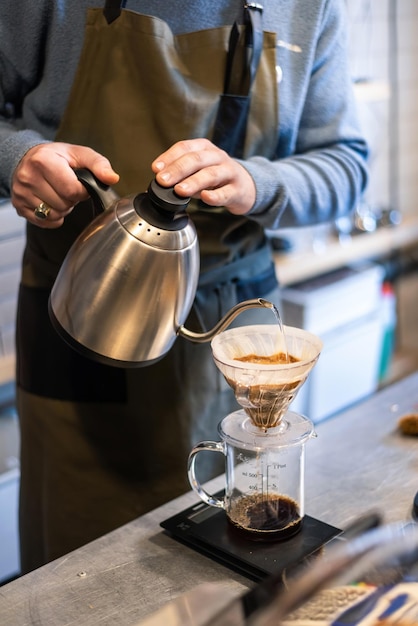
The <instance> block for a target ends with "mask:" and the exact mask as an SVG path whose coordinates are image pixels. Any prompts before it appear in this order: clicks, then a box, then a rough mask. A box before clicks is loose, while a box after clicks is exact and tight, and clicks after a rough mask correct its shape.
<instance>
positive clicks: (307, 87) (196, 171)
mask: <svg viewBox="0 0 418 626" xmlns="http://www.w3.org/2000/svg"><path fill="white" fill-rule="evenodd" d="M103 4H104V2H102V1H100V2H98V3H96V5H98V8H95V9H92V10H89V12H88V13H87V9H88V8H89V7H90V5H91V2H90V1H89V0H79V2H77V3H74V2H70V1H69V0H60V1H58V0H54V1H51V0H39V2H37V3H33V2H31V1H30V0H16V1H15V2H14V3H13V4H12V5H10V7H6V8H4V9H3V11H2V17H1V22H2V24H1V26H2V28H1V32H2V37H1V38H0V67H1V71H0V76H1V81H0V113H1V116H2V119H1V125H0V193H1V194H2V195H4V196H10V197H11V199H12V202H13V204H14V206H15V207H16V210H17V212H18V214H19V215H21V216H22V217H24V218H25V219H26V220H27V244H26V249H25V253H24V258H23V264H22V280H21V286H20V291H19V307H18V317H17V372H16V377H17V409H18V412H19V418H20V427H21V494H20V539H21V558H22V571H23V572H26V571H29V570H30V569H33V568H35V567H38V566H39V565H42V564H43V563H45V562H47V561H49V560H51V559H54V558H57V557H59V556H61V555H62V554H64V553H66V552H68V551H70V550H72V549H74V548H76V547H78V546H80V545H82V544H84V543H86V542H88V541H90V540H92V539H94V538H96V537H98V536H99V535H101V534H103V533H106V532H108V531H110V530H112V529H113V528H115V527H117V526H119V525H121V524H123V523H125V522H128V521H130V520H131V519H133V518H135V517H136V516H138V515H140V514H142V513H145V512H146V511H148V510H149V509H151V508H153V507H155V506H157V505H159V504H161V503H162V502H164V501H166V500H168V499H171V498H173V497H175V496H176V495H178V494H180V493H182V492H183V491H185V490H188V483H187V475H186V459H187V455H188V452H189V450H190V448H191V447H192V445H193V444H194V443H195V442H196V441H199V440H202V439H213V438H216V426H217V424H218V422H219V421H220V420H221V419H222V417H223V416H224V415H226V414H227V413H229V412H230V411H231V410H233V409H235V408H236V405H235V401H234V398H233V394H232V392H231V391H230V389H229V388H228V387H227V385H226V384H225V383H224V381H223V379H222V377H221V375H220V374H219V373H218V372H217V370H216V367H215V365H214V363H213V360H212V357H211V353H210V347H209V346H208V345H207V344H202V345H194V344H191V343H190V342H186V341H182V340H181V339H179V340H177V341H176V343H175V345H174V347H173V349H172V350H171V351H170V353H169V354H168V355H167V356H166V357H165V358H164V359H162V360H161V361H160V362H159V363H158V364H156V365H152V366H150V367H147V368H141V369H137V370H127V371H125V370H122V369H118V368H112V367H108V366H105V365H102V364H98V363H95V362H93V361H89V360H87V359H85V358H83V357H81V356H80V355H79V354H77V353H76V352H75V351H73V350H72V349H70V348H69V347H67V346H66V345H65V344H64V343H63V342H62V340H61V339H60V338H59V337H58V336H57V334H56V333H55V331H54V330H53V329H52V328H51V326H50V322H49V318H48V312H47V302H48V296H49V292H50V289H51V287H52V285H53V282H54V279H55V277H56V274H57V272H58V269H59V267H60V265H61V263H62V260H63V258H64V257H65V254H66V252H67V250H68V248H69V246H70V245H71V243H72V242H73V241H74V239H75V237H76V236H77V235H78V233H79V232H81V230H82V229H83V228H84V226H85V225H86V224H87V223H88V222H89V221H90V220H91V219H92V216H93V211H92V208H91V204H90V203H89V202H88V201H87V202H86V191H85V189H84V187H83V186H82V185H81V183H79V182H78V180H77V178H76V177H75V175H74V172H73V169H74V168H77V167H86V168H88V169H90V170H91V171H92V172H93V173H94V174H95V175H96V176H97V177H98V178H99V179H100V180H102V181H103V183H105V184H109V185H114V186H115V189H116V191H117V192H118V193H119V194H120V195H124V194H127V193H135V192H138V191H143V190H144V189H145V188H146V186H147V184H148V182H149V180H150V178H151V177H152V176H153V173H154V174H156V176H157V180H158V181H159V182H160V183H161V184H163V185H166V186H172V185H174V186H175V190H176V192H177V193H178V194H179V195H181V196H193V197H194V206H193V207H192V209H191V210H192V212H193V221H194V222H195V224H196V227H197V231H198V236H199V243H200V249H201V266H202V272H201V276H200V282H199V289H198V292H197V295H196V300H195V304H194V307H193V310H192V313H191V315H190V319H189V320H188V321H187V327H188V328H190V329H191V330H196V331H204V330H207V329H208V328H211V327H212V326H213V325H214V324H215V323H216V322H217V321H218V319H219V318H220V317H221V316H222V315H223V314H224V313H225V312H227V311H228V310H229V308H230V307H231V306H232V305H234V304H236V303H237V302H239V301H242V300H244V299H247V298H249V297H265V298H267V299H270V300H272V301H274V302H276V303H277V302H278V300H277V298H278V296H277V294H278V290H277V281H276V277H275V272H274V267H273V264H272V257H271V250H270V247H269V245H268V241H267V240H266V237H265V229H266V228H270V229H274V228H278V227H279V226H281V227H283V226H295V225H307V224H313V223H316V222H318V221H324V220H330V219H335V218H337V217H338V216H341V215H343V214H346V213H347V212H348V211H350V210H351V209H352V208H353V207H354V206H355V204H356V202H357V200H358V199H359V197H360V195H361V193H362V191H363V189H364V186H365V181H366V171H365V159H366V154H367V150H366V146H365V143H364V140H363V138H362V135H361V133H360V131H359V128H358V125H357V120H356V114H355V106H354V102H353V95H352V90H351V85H350V79H349V73H348V68H347V57H346V46H345V42H346V32H345V23H346V16H345V13H344V2H343V0H334V1H333V2H330V1H329V0H293V2H287V1H286V2H285V1H284V0H279V1H277V2H269V3H266V6H265V8H264V10H263V11H262V12H261V11H260V10H259V5H257V6H255V7H251V8H250V9H244V7H243V3H242V0H228V1H227V2H225V0H214V1H213V2H212V3H211V10H210V11H208V10H207V3H206V2H205V1H204V0H199V1H197V2H193V3H190V2H188V1H186V0H178V1H177V2H176V3H175V5H174V4H172V3H171V2H167V0H129V1H128V2H127V6H126V9H123V10H122V11H120V3H119V2H111V1H109V2H107V4H106V11H105V13H103V10H102V8H103ZM22 15H24V16H25V19H22V18H21V16H22ZM236 20H238V23H239V28H238V31H236V30H232V37H231V38H230V33H231V26H232V25H233V24H234V22H235V21H236ZM260 20H262V23H261V21H260ZM85 26H86V28H85ZM84 31H85V36H84V44H83V45H82V43H83V36H82V33H83V32H84ZM237 32H238V34H239V37H238V38H236V36H235V35H236V34H237ZM262 32H264V35H263V36H261V38H260V34H261V33H262ZM16 38H19V41H20V44H19V45H18V46H16ZM260 41H261V48H260ZM228 50H230V51H231V55H230V56H229V57H228ZM236 51H237V54H235V52H236ZM247 53H248V54H247ZM226 58H228V59H230V60H231V68H232V69H231V72H230V73H229V74H228V72H227V71H226V68H228V67H229V66H228V64H226V63H225V60H226ZM244 58H245V59H247V58H250V60H251V63H250V66H249V67H248V68H247V67H244V66H245V63H244V66H243V65H242V63H243V59H244ZM253 61H254V64H252V62H253ZM236 63H238V68H239V69H238V70H237V69H236V65H235V64H236ZM228 77H229V78H230V79H231V80H228ZM236 77H238V78H239V79H238V81H236V80H235V79H236ZM241 78H242V80H241ZM222 93H223V97H222V98H220V95H221V94H222ZM237 93H238V96H239V97H238V98H235V96H236V95H237ZM223 101H225V102H227V103H228V102H229V103H230V104H227V105H226V108H224V105H223V104H222V102H223ZM220 102H221V105H220ZM241 104H243V106H242V107H241V115H240V116H238V110H239V109H240V105H241ZM248 104H249V110H248V111H247V108H246V107H247V105H248ZM230 106H232V114H231V115H230V116H229V117H230V123H229V124H228V123H227V122H228V115H229V113H230V111H231V109H230ZM238 119H239V120H240V121H241V122H242V123H241V124H238ZM235 131H237V132H235ZM241 131H242V132H241ZM116 172H117V173H116ZM103 253H104V254H105V251H103ZM256 319H257V321H259V318H258V317H256ZM268 321H270V318H268ZM212 456H216V455H212ZM219 470H220V468H219V467H217V468H213V467H212V468H210V467H208V468H207V474H206V477H209V476H211V475H213V472H216V471H219ZM199 473H200V475H201V476H202V478H203V475H202V472H199Z"/></svg>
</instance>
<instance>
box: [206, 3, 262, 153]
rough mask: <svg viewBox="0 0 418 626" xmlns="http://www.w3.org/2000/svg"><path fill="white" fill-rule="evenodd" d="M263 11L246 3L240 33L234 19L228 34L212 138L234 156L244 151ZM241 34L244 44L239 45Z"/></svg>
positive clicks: (258, 54) (260, 43) (260, 6)
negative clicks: (223, 71)
mask: <svg viewBox="0 0 418 626" xmlns="http://www.w3.org/2000/svg"><path fill="white" fill-rule="evenodd" d="M262 13H263V7H262V5H261V4H258V3H255V2H253V3H247V4H245V7H244V27H245V31H244V33H243V34H242V35H241V33H240V29H239V27H238V24H237V23H236V22H235V24H234V25H233V27H232V29H231V34H230V37H229V47H228V54H227V61H226V70H225V82H224V93H223V94H222V95H221V96H220V100H219V107H218V112H217V116H216V120H215V126H214V131H213V136H212V141H213V143H214V144H215V145H217V146H218V147H219V148H221V149H222V150H225V152H227V153H228V154H229V155H230V156H233V157H236V158H241V157H242V155H243V153H244V146H245V137H246V130H247V120H248V115H249V110H250V101H251V95H250V92H251V87H252V85H253V82H254V79H255V76H256V73H257V69H258V65H259V62H260V57H261V52H262V50H263V27H262ZM241 37H244V45H239V43H240V39H241Z"/></svg>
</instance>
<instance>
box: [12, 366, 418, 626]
mask: <svg viewBox="0 0 418 626" xmlns="http://www.w3.org/2000/svg"><path fill="white" fill-rule="evenodd" d="M409 412H418V373H416V374H414V375H412V376H410V377H408V378H406V379H404V380H402V381H400V382H398V383H396V384H394V385H392V386H391V387H388V388H386V389H384V390H383V391H380V392H379V393H377V394H376V395H374V396H373V397H371V398H369V399H368V400H366V401H363V402H362V403H361V404H358V405H356V406H354V407H352V408H350V409H349V410H346V411H344V412H343V413H341V414H340V415H338V416H335V417H333V418H331V419H329V420H328V421H325V422H322V423H320V424H318V425H317V427H316V431H317V434H318V437H317V438H316V439H312V440H311V441H310V442H309V443H308V444H307V447H306V512H307V513H308V514H309V515H311V516H314V517H317V518H319V519H321V520H323V521H325V522H328V523H330V524H332V525H334V526H338V527H342V528H343V527H345V526H346V525H347V524H348V523H350V521H352V520H353V519H354V518H356V517H357V516H358V515H359V514H361V513H364V512H368V511H370V510H379V511H380V512H381V513H382V514H383V516H384V521H386V522H392V521H397V520H403V519H408V518H409V517H410V514H411V505H412V500H413V496H414V495H415V493H416V491H417V490H418V437H415V438H414V437H404V436H402V435H401V434H400V433H399V431H398V429H397V421H398V419H399V417H400V416H401V415H403V414H405V413H409ZM221 486H222V477H219V478H217V479H215V480H214V481H212V483H209V485H208V488H209V489H213V490H215V489H218V488H220V487H221ZM196 500H197V498H196V496H195V495H194V494H193V493H191V492H190V493H188V494H185V495H184V496H182V497H180V498H178V499H176V500H173V501H172V502H169V503H167V504H166V505H164V506H162V507H160V508H158V509H156V510H155V511H152V512H151V513H149V514H148V515H144V516H143V517H140V518H138V519H137V520H135V521H133V522H131V523H130V524H127V525H126V526H123V527H121V528H119V529H118V530H116V531H114V532H112V533H109V534H108V535H105V536H104V537H102V538H100V539H98V540H96V541H94V542H92V543H91V544H88V545H87V546H85V547H83V548H80V549H79V550H76V551H74V552H72V553H70V554H68V555H67V556H65V557H63V558H60V559H57V560H56V561H53V562H52V563H49V564H48V565H46V566H44V567H42V568H40V569H39V570H36V571H35V572H32V573H30V574H28V575H26V576H23V577H21V578H19V579H17V580H15V581H13V582H10V583H8V584H7V585H4V586H3V587H0V624H1V625H2V626H9V625H10V626H24V625H28V624H31V625H35V624H36V625H39V626H41V625H42V626H49V625H53V626H60V625H64V624H65V625H66V626H70V625H75V624H77V625H80V624H81V625H83V626H90V625H93V624H94V625H96V624H97V625H100V626H107V625H110V624H112V625H114V624H117V625H118V626H125V625H126V626H133V625H134V624H136V623H138V621H140V620H141V619H143V618H144V617H145V616H147V615H149V614H150V613H152V612H154V611H155V610H156V609H157V608H159V607H161V606H163V605H164V604H166V603H167V602H169V601H170V600H172V599H174V598H175V597H177V596H178V595H180V594H182V593H183V592H185V591H188V590H190V589H192V588H194V587H195V586H196V585H198V584H199V583H203V582H219V581H222V582H223V583H224V585H225V589H226V591H228V592H230V593H232V594H235V593H236V594H237V595H241V594H242V593H244V591H245V590H246V589H247V588H249V587H250V586H252V583H251V582H250V581H249V580H247V579H246V578H243V577H242V576H240V575H239V574H235V573H234V572H232V571H230V570H229V569H227V568H225V567H223V566H222V565H220V564H217V563H215V562H214V561H212V560H211V559H208V558H207V557H205V556H203V555H200V554H198V553H196V552H194V551H193V550H192V549H190V548H188V547H186V546H183V545H181V544H179V543H177V542H176V541H174V540H173V539H172V538H170V537H169V536H167V535H165V534H164V532H163V531H162V530H161V528H160V526H159V523H160V521H162V520H164V519H166V518H168V517H170V516H171V515H174V514H175V513H177V512H179V511H181V510H182V509H184V508H186V507H188V506H190V505H191V504H193V503H195V502H196ZM0 549H1V548H0Z"/></svg>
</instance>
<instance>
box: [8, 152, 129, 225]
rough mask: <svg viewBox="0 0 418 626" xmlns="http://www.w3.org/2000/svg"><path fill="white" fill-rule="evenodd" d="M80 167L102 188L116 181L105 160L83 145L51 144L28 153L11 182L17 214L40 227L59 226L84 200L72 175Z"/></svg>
mask: <svg viewBox="0 0 418 626" xmlns="http://www.w3.org/2000/svg"><path fill="white" fill-rule="evenodd" d="M81 167H85V168H87V169H89V170H91V171H92V172H93V174H94V175H95V176H96V177H97V178H98V179H99V180H100V181H102V182H103V183H104V184H105V185H114V184H115V183H117V182H118V180H119V175H118V174H117V173H116V172H115V171H114V170H113V169H112V167H111V165H110V163H109V161H108V160H107V159H106V158H105V157H104V156H102V155H101V154H99V153H98V152H95V151H94V150H92V149H91V148H86V147H85V146H74V145H71V144H67V143H58V142H55V143H43V144H39V145H38V146H35V147H34V148H31V149H30V150H28V151H27V152H26V154H25V155H24V157H23V158H22V159H21V161H20V162H19V164H18V166H17V167H16V169H15V171H14V174H13V179H12V189H11V201H12V204H13V206H14V207H15V208H16V211H17V213H18V214H19V215H20V216H21V217H24V218H26V219H27V220H28V221H29V222H32V224H36V225H37V226H40V227H42V228H58V227H59V226H61V225H62V223H63V221H64V218H65V217H66V215H68V214H69V213H70V212H71V211H72V209H73V208H74V206H75V205H76V204H77V203H78V202H80V201H81V200H85V199H86V198H87V197H88V193H87V191H86V189H85V187H84V185H83V184H82V183H80V181H79V180H78V179H77V176H76V175H75V173H74V169H76V168H81ZM39 207H40V208H41V213H38V215H40V217H36V215H35V209H36V208H38V209H39ZM42 210H44V218H42ZM45 212H46V215H45Z"/></svg>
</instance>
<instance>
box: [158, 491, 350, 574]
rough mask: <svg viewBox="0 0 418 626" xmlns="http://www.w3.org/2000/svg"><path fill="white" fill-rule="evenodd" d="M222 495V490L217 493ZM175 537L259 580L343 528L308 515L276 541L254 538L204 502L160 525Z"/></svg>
mask: <svg viewBox="0 0 418 626" xmlns="http://www.w3.org/2000/svg"><path fill="white" fill-rule="evenodd" d="M216 495H217V496H218V497H220V498H222V495H223V492H220V493H218V494H216ZM160 525H161V526H162V527H163V528H164V529H165V530H166V531H167V532H168V533H169V534H170V535H171V536H172V537H173V538H174V539H176V540H177V541H180V542H181V543H184V544H186V545H188V546H189V547H191V548H194V549H195V550H197V551H198V552H201V553H203V554H205V555H206V556H208V557H210V558H211V559H213V560H215V561H217V562H219V563H222V564H223V565H226V566H227V567H229V568H231V569H233V570H234V571H236V572H238V573H239V574H243V575H244V576H247V577H248V578H250V579H251V580H254V581H256V582H259V581H261V580H263V579H264V578H266V577H267V576H269V575H271V574H278V573H281V572H283V573H284V572H285V571H286V570H289V569H290V568H291V567H295V566H297V565H299V564H301V563H302V562H303V561H304V559H306V558H307V557H309V556H313V555H314V553H315V552H316V551H317V550H319V548H321V547H322V546H323V545H324V544H325V543H327V542H328V541H330V540H331V539H333V538H334V537H336V536H337V535H340V534H341V533H342V531H341V530H340V529H338V528H335V527H334V526H330V525H329V524H326V523H325V522H321V521H320V520H317V519H315V518H313V517H310V516H309V515H305V517H304V519H303V525H302V528H301V530H300V531H299V532H298V533H297V534H296V535H294V536H293V537H290V538H288V539H284V540H281V541H275V542H261V541H252V540H250V539H246V538H244V537H242V536H241V535H240V534H239V533H238V532H237V531H234V529H233V528H232V525H231V524H230V523H229V522H228V520H227V518H226V515H225V511H223V510H222V509H218V508H215V507H212V506H208V505H207V504H205V503H204V502H198V503H197V504H195V505H193V506H191V507H189V508H187V509H185V510H184V511H182V512H181V513H177V515H174V516H173V517H170V518H168V519H166V520H164V521H163V522H161V524H160Z"/></svg>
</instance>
